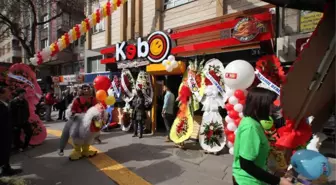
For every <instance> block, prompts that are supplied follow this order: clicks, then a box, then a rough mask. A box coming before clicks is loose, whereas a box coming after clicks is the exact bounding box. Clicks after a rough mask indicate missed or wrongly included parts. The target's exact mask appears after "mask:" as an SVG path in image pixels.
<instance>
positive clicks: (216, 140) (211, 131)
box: [201, 122, 223, 147]
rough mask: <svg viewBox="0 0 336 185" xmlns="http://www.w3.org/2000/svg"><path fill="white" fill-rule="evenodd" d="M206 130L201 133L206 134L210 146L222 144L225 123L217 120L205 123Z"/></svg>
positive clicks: (206, 140) (206, 141)
mask: <svg viewBox="0 0 336 185" xmlns="http://www.w3.org/2000/svg"><path fill="white" fill-rule="evenodd" d="M203 126H204V130H203V132H202V133H201V135H204V136H205V139H204V142H205V143H206V144H207V145H209V146H210V147H214V146H215V145H217V146H219V147H220V146H221V143H220V140H221V139H222V138H223V127H222V126H223V125H222V124H220V123H217V122H215V123H214V122H211V123H208V124H204V125H203Z"/></svg>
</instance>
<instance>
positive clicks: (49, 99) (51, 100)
mask: <svg viewBox="0 0 336 185" xmlns="http://www.w3.org/2000/svg"><path fill="white" fill-rule="evenodd" d="M45 102H46V104H47V105H53V104H54V103H55V99H54V96H53V94H52V93H47V95H46V98H45Z"/></svg>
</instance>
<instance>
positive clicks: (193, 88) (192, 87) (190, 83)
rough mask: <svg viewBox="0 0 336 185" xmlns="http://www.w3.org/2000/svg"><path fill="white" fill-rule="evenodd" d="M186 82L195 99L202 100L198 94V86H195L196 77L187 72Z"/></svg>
mask: <svg viewBox="0 0 336 185" xmlns="http://www.w3.org/2000/svg"><path fill="white" fill-rule="evenodd" d="M187 82H188V86H189V88H190V90H191V92H192V93H193V94H194V95H195V97H196V99H197V101H198V102H200V101H201V100H202V97H201V95H200V94H199V88H198V86H197V83H196V79H195V78H194V77H193V76H192V75H189V74H188V80H187Z"/></svg>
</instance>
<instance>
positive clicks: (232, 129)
mask: <svg viewBox="0 0 336 185" xmlns="http://www.w3.org/2000/svg"><path fill="white" fill-rule="evenodd" d="M226 127H227V129H228V130H230V131H232V132H234V131H236V130H237V126H236V125H235V124H234V123H233V122H230V123H228V124H227V126H226Z"/></svg>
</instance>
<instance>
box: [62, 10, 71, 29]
mask: <svg viewBox="0 0 336 185" xmlns="http://www.w3.org/2000/svg"><path fill="white" fill-rule="evenodd" d="M62 17H63V20H62V21H63V25H66V26H69V25H70V15H69V14H68V13H65V12H64V13H63V15H62Z"/></svg>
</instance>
